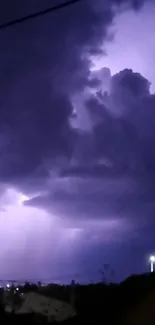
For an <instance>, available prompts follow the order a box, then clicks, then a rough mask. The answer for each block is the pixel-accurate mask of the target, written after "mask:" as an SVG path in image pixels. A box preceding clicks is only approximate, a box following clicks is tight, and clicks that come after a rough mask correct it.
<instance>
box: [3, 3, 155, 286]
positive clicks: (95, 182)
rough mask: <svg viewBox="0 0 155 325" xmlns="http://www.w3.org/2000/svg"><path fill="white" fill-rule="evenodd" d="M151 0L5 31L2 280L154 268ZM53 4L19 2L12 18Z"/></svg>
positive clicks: (80, 10)
mask: <svg viewBox="0 0 155 325" xmlns="http://www.w3.org/2000/svg"><path fill="white" fill-rule="evenodd" d="M144 2H145V4H144V6H142V7H141V5H143V1H141V0H137V1H132V0H121V1H118V0H107V1H104V4H103V3H102V2H101V1H100V0H96V2H95V3H96V4H95V6H94V2H93V0H92V1H91V0H85V1H83V2H82V1H81V3H79V4H76V5H74V6H73V7H70V8H66V9H64V10H62V11H61V12H55V13H53V14H51V15H48V16H46V17H41V18H37V19H36V20H34V21H31V22H25V23H23V24H21V25H20V26H19V25H18V26H14V27H11V28H8V29H6V30H0V44H1V58H0V69H1V75H0V90H1V91H0V93H1V97H0V107H1V109H0V202H1V206H0V216H1V218H0V229H1V236H0V258H1V268H0V279H19V280H20V279H21V280H22V279H25V280H29V279H34V280H42V281H46V280H49V281H59V282H66V281H70V280H71V279H73V278H74V279H75V280H77V281H90V280H91V281H92V280H93V281H95V280H100V279H101V272H100V271H101V269H102V268H103V265H104V264H109V265H110V271H109V274H108V275H107V276H108V277H109V279H110V280H114V281H115V280H117V281H118V280H120V279H122V278H124V277H125V276H127V275H129V274H131V273H136V272H144V271H147V270H148V260H147V258H148V254H150V253H153V252H154V250H155V241H154V229H155V221H154V214H155V200H154V171H155V154H154V141H155V138H154V137H155V136H154V127H155V113H154V112H155V110H154V108H155V95H154V94H153V92H154V87H155V77H154V73H153V71H154V51H155V50H154V43H153V30H154V25H155V23H154V19H153V17H154V16H153V14H154V11H155V6H154V4H153V1H151V0H150V1H144ZM49 4H50V5H51V1H48V0H47V1H46V7H48V6H49ZM53 4H54V0H53ZM118 4H119V6H118ZM8 6H9V8H10V6H11V10H10V11H9V12H8ZM42 8H45V3H43V1H42V0H39V1H35V0H33V1H30V0H29V1H26V2H25V5H23V4H22V6H21V4H20V1H19V0H16V1H15V2H14V4H12V1H11V0H7V1H5V4H4V3H3V4H1V5H0V22H1V23H2V22H5V21H8V20H9V19H13V18H15V17H17V16H18V17H19V16H20V15H23V14H28V13H29V12H33V11H35V10H39V9H42ZM144 22H145V23H144ZM131 26H132V27H134V28H133V31H132V28H131ZM111 31H112V32H113V31H114V32H115V33H114V35H113V37H112V38H110V34H111ZM105 51H106V52H107V54H105ZM94 65H95V68H96V69H97V71H96V72H94ZM105 67H106V68H105ZM150 82H151V83H152V85H151V86H150ZM105 90H106V91H107V93H106V94H104V91H105ZM112 270H114V271H115V272H114V274H113V275H112V274H111V271H112Z"/></svg>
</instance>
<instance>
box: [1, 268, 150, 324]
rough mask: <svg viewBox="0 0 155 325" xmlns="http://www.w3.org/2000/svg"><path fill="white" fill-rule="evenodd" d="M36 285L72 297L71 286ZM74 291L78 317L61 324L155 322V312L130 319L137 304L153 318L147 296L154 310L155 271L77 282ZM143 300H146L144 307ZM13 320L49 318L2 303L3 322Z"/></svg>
mask: <svg viewBox="0 0 155 325" xmlns="http://www.w3.org/2000/svg"><path fill="white" fill-rule="evenodd" d="M29 289H30V288H29V287H28V285H27V287H25V290H29ZM33 289H34V290H36V291H38V290H39V291H40V293H43V294H46V295H47V296H51V297H53V298H57V299H61V300H65V301H69V299H70V291H71V287H70V286H58V285H49V286H47V287H43V288H40V289H38V288H37V287H35V286H34V288H33ZM31 291H32V287H31ZM74 292H75V308H76V310H77V315H78V317H77V318H76V319H71V320H67V321H65V322H62V323H61V324H68V325H70V324H95V325H97V324H105V325H108V324H114V325H117V324H118V325H121V324H122V325H126V324H130V325H132V324H133V325H143V324H144V325H153V324H155V318H153V317H154V316H153V314H152V316H151V317H152V320H151V321H146V320H145V321H144V317H142V318H141V319H140V318H138V319H139V320H136V321H134V319H133V320H129V319H130V315H131V313H132V311H133V309H134V308H140V310H141V308H142V311H140V314H142V313H145V317H146V319H149V318H150V317H148V318H147V313H149V315H148V316H150V311H149V310H148V309H147V308H148V307H147V300H148V299H149V297H151V299H154V300H153V306H154V309H153V310H154V311H155V274H145V275H141V276H132V277H130V278H128V279H127V280H126V281H124V282H122V283H121V284H119V285H115V284H109V285H105V284H102V283H99V284H90V285H86V286H83V285H75V288H74ZM141 304H143V305H142V307H141ZM149 306H150V302H149ZM145 309H146V310H145ZM152 313H153V311H152ZM154 313H155V312H154ZM133 314H134V315H136V312H135V311H134V313H133ZM135 317H136V316H135ZM138 317H139V316H138ZM131 318H133V317H131ZM153 319H154V321H153ZM13 322H14V323H16V324H18V323H19V324H22V323H26V322H27V323H28V322H29V323H31V324H32V323H33V324H46V323H47V321H46V319H45V318H44V317H41V316H35V315H22V316H16V315H13V314H6V313H5V312H4V310H3V306H1V310H0V324H4V323H7V324H11V323H13Z"/></svg>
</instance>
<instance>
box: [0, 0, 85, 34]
mask: <svg viewBox="0 0 155 325" xmlns="http://www.w3.org/2000/svg"><path fill="white" fill-rule="evenodd" d="M80 1H81V0H70V1H67V2H63V3H61V4H59V5H56V6H53V7H50V8H47V9H44V10H42V11H38V12H35V13H33V14H30V15H27V16H23V17H21V18H18V19H15V20H12V21H9V22H7V23H4V24H1V25H0V30H1V29H5V28H8V27H10V26H13V25H17V24H20V23H22V22H24V21H27V20H30V19H33V18H37V17H39V16H44V15H46V14H49V13H51V12H53V11H56V10H59V9H62V8H65V7H68V6H71V5H73V4H76V3H78V2H80Z"/></svg>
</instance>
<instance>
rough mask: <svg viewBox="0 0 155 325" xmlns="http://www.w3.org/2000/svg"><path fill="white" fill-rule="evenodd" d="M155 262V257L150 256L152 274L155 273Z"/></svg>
mask: <svg viewBox="0 0 155 325" xmlns="http://www.w3.org/2000/svg"><path fill="white" fill-rule="evenodd" d="M154 262H155V256H154V255H151V256H150V264H151V272H153V271H154Z"/></svg>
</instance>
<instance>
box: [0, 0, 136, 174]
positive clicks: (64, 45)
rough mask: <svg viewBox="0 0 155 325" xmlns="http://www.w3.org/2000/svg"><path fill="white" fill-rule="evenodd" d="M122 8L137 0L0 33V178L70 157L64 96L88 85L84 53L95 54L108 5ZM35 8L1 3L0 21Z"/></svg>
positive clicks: (80, 9) (77, 9)
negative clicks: (53, 159)
mask: <svg viewBox="0 0 155 325" xmlns="http://www.w3.org/2000/svg"><path fill="white" fill-rule="evenodd" d="M122 3H127V4H131V5H133V6H134V7H135V8H136V7H137V4H138V3H140V1H107V2H105V3H104V5H103V4H101V2H100V1H98V3H96V4H95V6H94V3H93V2H92V1H81V3H79V4H77V5H74V6H72V7H70V8H66V9H64V10H61V11H58V12H55V13H53V14H51V15H47V16H46V17H40V18H36V19H35V20H34V21H29V22H25V23H23V24H20V25H16V26H14V27H13V26H12V27H10V28H8V29H6V30H2V31H0V40H1V63H0V65H1V77H0V78H1V80H0V89H1V98H0V105H1V112H0V133H1V145H0V150H1V161H0V166H1V171H2V170H3V172H2V175H1V177H2V178H4V179H7V180H8V179H9V178H12V177H17V176H18V174H19V175H23V176H24V174H27V173H32V172H33V171H34V170H35V169H36V168H40V170H42V169H43V168H41V167H39V166H42V165H44V161H45V160H46V158H47V159H49V157H53V156H55V155H58V156H59V155H60V156H62V155H66V156H70V155H71V153H72V149H73V144H74V137H75V133H74V132H73V130H71V129H70V127H69V125H68V117H69V116H70V113H71V109H72V107H71V104H70V101H69V98H68V94H70V93H71V92H73V91H75V92H76V91H77V89H79V88H81V86H82V87H83V86H84V85H85V84H87V80H88V76H89V63H90V62H89V56H88V53H93V54H94V53H95V52H96V53H98V52H99V51H100V49H101V43H102V41H103V40H104V39H105V38H106V36H107V27H108V26H109V25H110V24H111V22H112V19H113V16H114V13H113V11H112V4H119V5H120V4H122ZM53 4H55V3H54V2H53ZM48 5H51V1H47V2H46V6H47V7H48ZM10 6H11V7H10ZM8 8H10V10H9V12H8ZM40 9H43V3H42V1H37V2H36V1H33V2H32V1H26V3H25V5H23V3H22V5H21V4H20V2H19V1H16V2H14V5H12V2H11V1H6V2H5V3H4V4H3V5H1V9H0V21H1V22H6V21H8V20H10V19H14V18H16V17H17V18H18V17H20V16H21V15H23V14H28V13H30V12H34V11H36V10H40ZM98 9H100V10H98ZM75 138H76V137H75Z"/></svg>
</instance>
